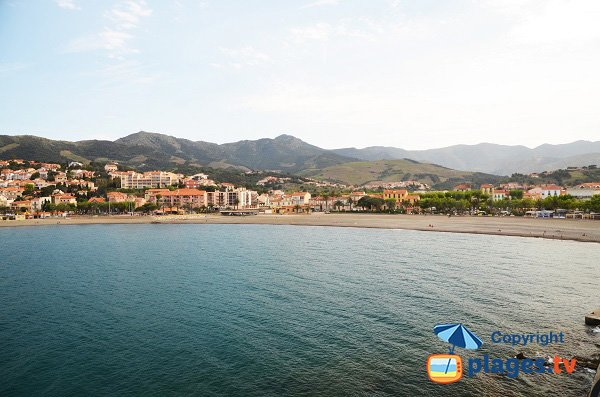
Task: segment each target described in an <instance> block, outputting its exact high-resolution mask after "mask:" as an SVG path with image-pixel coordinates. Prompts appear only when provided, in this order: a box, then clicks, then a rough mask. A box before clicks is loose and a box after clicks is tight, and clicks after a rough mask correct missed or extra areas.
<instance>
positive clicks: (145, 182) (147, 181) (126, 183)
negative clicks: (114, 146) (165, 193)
mask: <svg viewBox="0 0 600 397" xmlns="http://www.w3.org/2000/svg"><path fill="white" fill-rule="evenodd" d="M109 175H110V176H111V177H113V178H119V179H120V181H121V188H123V189H145V188H160V187H167V186H173V185H177V184H178V183H179V179H180V178H179V175H177V174H174V173H172V172H164V171H150V172H144V173H139V172H135V171H122V172H120V171H115V172H111V173H110V174H109Z"/></svg>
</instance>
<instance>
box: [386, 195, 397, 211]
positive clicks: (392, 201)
mask: <svg viewBox="0 0 600 397" xmlns="http://www.w3.org/2000/svg"><path fill="white" fill-rule="evenodd" d="M385 205H386V207H387V208H388V210H390V211H394V210H395V209H396V199H393V198H389V199H386V200H385Z"/></svg>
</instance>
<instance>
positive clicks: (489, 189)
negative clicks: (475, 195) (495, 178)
mask: <svg viewBox="0 0 600 397" xmlns="http://www.w3.org/2000/svg"><path fill="white" fill-rule="evenodd" d="M479 189H480V190H481V194H487V195H488V196H491V195H492V193H494V185H490V184H489V183H484V184H482V185H481V186H480V187H479Z"/></svg>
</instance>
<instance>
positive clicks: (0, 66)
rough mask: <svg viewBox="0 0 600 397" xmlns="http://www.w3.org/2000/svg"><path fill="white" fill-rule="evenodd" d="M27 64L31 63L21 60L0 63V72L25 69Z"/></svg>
mask: <svg viewBox="0 0 600 397" xmlns="http://www.w3.org/2000/svg"><path fill="white" fill-rule="evenodd" d="M29 66H31V65H30V64H28V63H23V62H9V63H0V74H4V73H11V72H18V71H20V70H23V69H27V68H28V67H29Z"/></svg>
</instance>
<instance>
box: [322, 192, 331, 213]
mask: <svg viewBox="0 0 600 397" xmlns="http://www.w3.org/2000/svg"><path fill="white" fill-rule="evenodd" d="M323 200H325V211H327V210H328V208H327V207H328V206H329V205H328V204H327V203H328V201H327V200H329V194H327V193H323ZM321 211H323V208H321Z"/></svg>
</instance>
